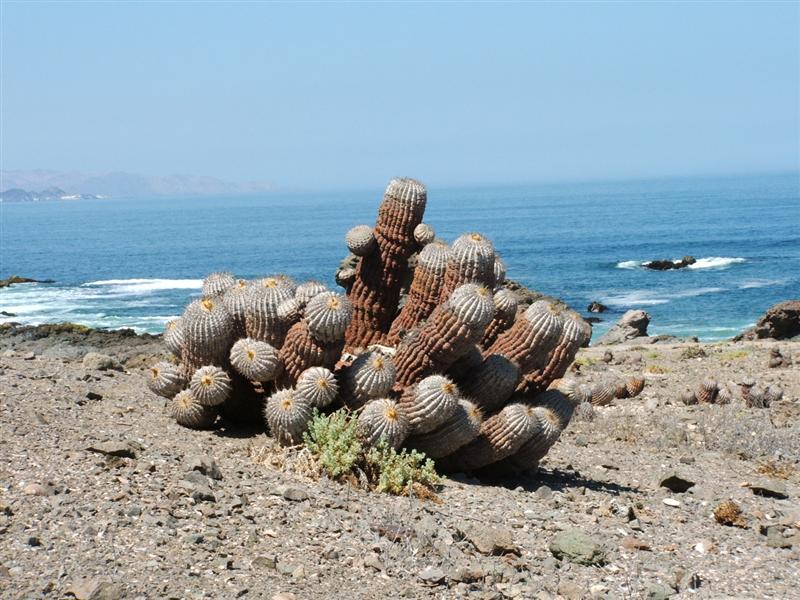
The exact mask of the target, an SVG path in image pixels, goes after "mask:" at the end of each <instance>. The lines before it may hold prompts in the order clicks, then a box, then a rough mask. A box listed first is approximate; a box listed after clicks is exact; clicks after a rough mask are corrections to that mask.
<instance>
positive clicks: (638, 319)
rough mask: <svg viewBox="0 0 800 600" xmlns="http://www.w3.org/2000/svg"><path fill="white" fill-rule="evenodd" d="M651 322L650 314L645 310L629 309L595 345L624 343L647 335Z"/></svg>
mask: <svg viewBox="0 0 800 600" xmlns="http://www.w3.org/2000/svg"><path fill="white" fill-rule="evenodd" d="M649 324H650V315H649V314H647V313H646V312H645V311H643V310H629V311H628V312H626V313H625V314H624V315H622V318H621V319H620V320H619V321H617V323H616V324H615V325H614V326H613V327H612V328H611V329H609V330H608V331H607V332H606V333H605V334H604V335H603V336H601V337H600V339H599V340H597V342H595V343H594V345H595V346H604V345H611V344H622V343H624V342H627V341H630V340H633V339H636V338H638V337H646V336H647V326H648V325H649Z"/></svg>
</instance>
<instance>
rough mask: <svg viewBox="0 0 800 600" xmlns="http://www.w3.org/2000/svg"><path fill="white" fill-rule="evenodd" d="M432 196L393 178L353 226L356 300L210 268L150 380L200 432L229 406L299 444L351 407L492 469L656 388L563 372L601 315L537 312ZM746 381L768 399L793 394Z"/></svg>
mask: <svg viewBox="0 0 800 600" xmlns="http://www.w3.org/2000/svg"><path fill="white" fill-rule="evenodd" d="M426 201H427V194H426V191H425V188H424V187H423V186H422V185H421V184H420V183H418V182H416V181H414V180H410V179H396V180H393V181H392V182H391V183H390V184H389V186H388V187H387V189H386V193H385V195H384V199H383V202H382V204H381V207H380V210H379V213H378V218H377V220H376V223H375V226H374V227H369V226H366V225H363V226H357V227H354V228H353V229H351V230H350V231H349V232H348V233H347V235H346V236H345V239H346V242H347V246H348V249H349V250H350V252H351V254H350V255H349V256H348V258H347V259H346V260H345V262H344V263H343V264H342V266H341V268H340V270H339V271H338V273H337V277H336V279H337V282H338V283H340V284H341V285H342V286H343V287H345V289H346V290H347V295H346V296H344V295H340V294H336V293H334V292H332V291H329V290H328V289H327V288H326V286H325V285H324V284H322V283H320V282H317V281H307V282H305V283H301V284H300V285H297V286H296V285H295V284H294V282H293V281H292V280H291V278H289V277H288V276H286V275H273V276H271V277H266V278H263V279H256V280H253V281H250V282H248V281H246V280H243V279H238V280H237V279H235V278H234V277H233V275H231V274H230V273H214V274H212V275H210V276H209V277H207V278H206V280H205V281H204V289H203V297H201V298H199V299H197V300H195V301H194V302H192V303H191V304H190V305H189V306H188V307H187V309H186V311H185V313H184V315H183V316H182V317H181V318H180V319H178V320H177V321H175V322H173V323H171V324H169V325H168V326H167V330H166V331H165V333H164V341H165V344H166V345H167V347H168V348H169V349H170V351H171V352H172V353H173V354H175V355H176V356H177V357H178V358H179V359H180V364H179V365H174V364H172V363H168V362H162V363H158V364H157V365H155V366H154V367H153V368H152V369H151V370H150V371H148V374H147V378H148V379H147V385H148V386H149V387H150V389H151V390H152V391H153V392H154V393H156V394H159V395H161V396H164V397H168V398H171V400H170V402H169V411H170V413H171V414H172V415H173V417H174V418H175V420H176V421H177V422H178V423H180V424H181V425H184V426H186V427H191V428H206V427H212V426H214V424H215V423H216V421H217V417H218V416H219V417H221V419H220V421H221V422H222V423H224V424H225V425H226V426H230V425H231V424H237V425H244V426H246V427H258V428H261V429H262V430H263V428H264V427H265V426H266V427H267V428H268V429H269V431H271V433H272V435H273V436H274V437H275V438H276V439H277V441H278V442H279V443H281V444H283V445H294V444H299V443H301V442H302V439H303V434H304V432H305V431H306V429H307V427H308V425H309V422H310V419H311V418H312V415H313V413H314V411H316V410H320V411H324V412H330V411H335V410H340V409H342V410H350V411H354V412H355V414H357V415H358V423H357V432H358V435H359V437H360V439H361V442H362V443H363V444H366V445H374V444H378V443H380V442H381V440H383V442H385V443H386V444H388V445H389V446H390V447H392V448H396V449H399V448H401V447H406V448H412V449H417V450H421V451H423V452H425V453H426V454H428V455H429V456H431V457H433V458H435V459H436V460H437V463H438V465H439V466H440V467H441V468H442V469H443V470H449V471H453V470H478V471H479V472H480V471H485V470H490V471H494V470H501V471H506V470H511V471H519V470H526V469H530V468H535V467H536V465H537V464H538V462H539V460H541V458H542V457H543V456H544V455H545V454H546V452H547V451H548V450H549V448H550V447H551V446H552V444H553V443H555V441H556V440H557V439H558V437H559V435H560V433H561V432H562V431H563V430H564V428H565V427H566V426H567V423H568V422H569V420H570V418H571V416H572V414H573V411H574V410H575V407H581V408H580V410H582V412H584V413H586V411H587V408H588V411H589V412H588V413H587V414H591V411H592V409H591V404H589V401H591V402H594V403H600V404H602V403H605V402H611V400H612V399H613V396H614V392H615V390H618V391H619V392H620V394H623V395H626V396H633V395H635V394H637V393H639V392H640V391H641V387H642V385H643V384H644V380H642V379H637V378H633V379H631V380H629V381H623V382H620V383H619V385H617V386H596V387H595V388H594V389H592V388H589V386H586V385H579V384H577V383H576V382H575V381H570V380H566V381H565V380H560V379H559V378H560V377H562V376H563V375H564V373H565V372H566V370H567V367H568V366H569V364H570V363H571V362H572V360H573V359H574V357H575V353H576V352H577V350H578V348H579V347H581V346H582V345H584V344H585V343H586V342H587V341H588V338H589V335H590V333H591V328H590V326H589V325H588V324H587V323H585V322H584V321H583V319H581V318H580V316H578V315H577V314H576V313H574V312H572V311H569V310H567V309H566V308H565V307H564V306H563V305H562V304H560V303H559V302H557V301H550V300H540V301H538V302H535V303H533V304H532V305H531V306H529V307H528V308H527V309H526V310H524V311H521V310H520V309H519V308H518V299H519V298H520V297H522V296H519V295H518V293H517V292H516V291H515V290H517V289H518V288H519V285H518V284H515V283H513V282H506V281H505V276H506V269H505V264H504V263H503V261H502V260H500V258H499V257H498V256H497V254H496V253H495V250H494V247H493V245H492V243H491V242H490V241H489V240H488V239H486V238H485V237H484V236H482V235H480V234H475V233H472V234H465V235H463V236H461V237H460V238H458V239H457V240H456V241H455V242H454V243H453V244H452V246H451V247H449V246H447V245H446V244H445V243H444V242H442V241H439V240H437V239H436V236H435V233H434V231H433V228H431V227H430V226H429V225H427V224H424V223H422V217H423V212H424V209H425V204H426ZM410 267H413V272H412V270H411V268H410ZM412 275H413V277H412ZM406 292H407V295H406V297H405V301H404V303H402V309H399V310H398V307H400V306H401V294H402V293H406ZM345 346H346V347H347V349H348V352H347V353H345V352H344V349H345ZM187 388H188V389H187ZM743 392H745V394H747V396H746V397H747V398H751V397H754V394H755V393H758V394H759V400H758V401H759V402H760V403H761V404H763V403H764V401H765V400H764V398H767V397H768V396H769V397H773V396H775V395H776V394H778V393H779V390H777V388H776V389H775V390H772V391H769V390H768V392H762V391H758V390H757V389H756V388H754V387H752V386H751V387H749V388H743ZM698 396H699V397H702V396H703V392H702V390H699V391H698ZM692 398H694V394H692ZM695 401H696V400H695ZM587 418H588V417H587Z"/></svg>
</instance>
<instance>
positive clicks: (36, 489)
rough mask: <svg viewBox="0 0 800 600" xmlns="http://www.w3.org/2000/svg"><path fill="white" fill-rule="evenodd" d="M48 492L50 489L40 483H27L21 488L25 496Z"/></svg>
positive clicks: (44, 494) (48, 493)
mask: <svg viewBox="0 0 800 600" xmlns="http://www.w3.org/2000/svg"><path fill="white" fill-rule="evenodd" d="M50 492H51V491H50V490H48V489H47V488H46V487H44V486H43V485H41V484H40V483H29V484H28V485H26V486H25V487H24V488H22V493H23V494H25V495H26V496H49V495H50Z"/></svg>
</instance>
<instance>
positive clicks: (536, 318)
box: [486, 300, 564, 377]
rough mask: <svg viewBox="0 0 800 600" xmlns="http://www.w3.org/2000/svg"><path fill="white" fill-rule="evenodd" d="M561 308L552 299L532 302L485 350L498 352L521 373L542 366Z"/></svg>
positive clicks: (560, 322) (559, 325)
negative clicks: (550, 300)
mask: <svg viewBox="0 0 800 600" xmlns="http://www.w3.org/2000/svg"><path fill="white" fill-rule="evenodd" d="M561 312H562V311H561V308H560V307H559V306H558V305H556V304H555V303H553V302H549V301H547V300H539V301H537V302H534V303H533V304H531V305H530V306H529V307H528V308H527V309H526V310H525V312H524V313H523V314H521V315H520V316H519V317H518V318H517V320H516V321H515V322H514V324H513V325H512V326H511V327H510V328H509V329H507V330H506V331H504V332H503V333H501V334H500V335H498V336H497V340H495V342H494V343H493V344H492V345H491V346H489V348H488V349H487V350H486V354H487V355H489V354H502V355H503V356H505V357H506V358H507V359H508V360H510V361H511V362H513V363H514V364H515V365H517V366H518V367H519V370H520V372H521V373H522V375H523V377H524V376H525V375H528V374H530V373H535V372H536V371H537V370H538V369H542V368H544V367H545V365H546V364H547V360H548V358H549V356H550V353H551V350H552V349H553V348H554V346H555V345H556V343H557V342H558V340H559V337H560V336H561V331H562V329H563V327H564V319H563V317H562V315H561Z"/></svg>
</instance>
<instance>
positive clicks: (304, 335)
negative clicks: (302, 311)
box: [276, 321, 343, 389]
mask: <svg viewBox="0 0 800 600" xmlns="http://www.w3.org/2000/svg"><path fill="white" fill-rule="evenodd" d="M342 346H343V342H341V341H338V342H321V341H319V340H317V339H316V338H314V336H313V335H311V331H310V330H309V328H308V325H307V324H306V322H305V321H300V322H299V323H295V324H294V325H293V326H292V328H291V329H289V333H287V334H286V340H285V341H284V343H283V346H282V347H281V349H280V352H279V353H278V356H279V357H280V360H281V363H282V364H283V371H282V372H281V374H280V375H279V376H278V378H277V379H276V385H277V387H278V389H280V388H284V387H292V386H294V385H295V384H296V383H297V379H298V378H299V377H300V374H301V373H302V372H303V371H305V370H306V369H308V368H311V367H325V368H326V369H330V370H333V369H334V367H335V365H336V361H338V360H339V357H340V356H341V354H342Z"/></svg>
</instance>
